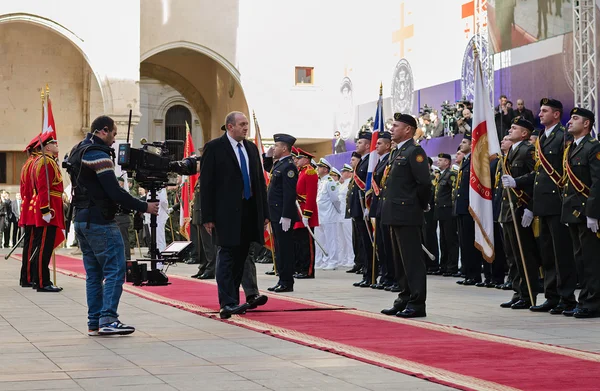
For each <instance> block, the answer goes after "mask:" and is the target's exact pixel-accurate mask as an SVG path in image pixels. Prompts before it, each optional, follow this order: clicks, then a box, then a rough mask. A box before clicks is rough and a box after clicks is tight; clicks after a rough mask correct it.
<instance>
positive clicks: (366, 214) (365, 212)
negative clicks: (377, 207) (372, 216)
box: [364, 208, 369, 217]
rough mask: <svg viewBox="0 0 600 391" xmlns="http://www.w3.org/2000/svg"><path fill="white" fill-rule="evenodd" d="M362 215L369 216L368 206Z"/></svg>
mask: <svg viewBox="0 0 600 391" xmlns="http://www.w3.org/2000/svg"><path fill="white" fill-rule="evenodd" d="M364 215H365V217H369V208H365V210H364Z"/></svg>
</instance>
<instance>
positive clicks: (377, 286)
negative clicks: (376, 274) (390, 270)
mask: <svg viewBox="0 0 600 391" xmlns="http://www.w3.org/2000/svg"><path fill="white" fill-rule="evenodd" d="M384 288H385V284H382V283H379V284H375V289H377V290H383V289H384Z"/></svg>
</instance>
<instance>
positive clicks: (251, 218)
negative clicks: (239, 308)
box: [213, 199, 257, 308]
mask: <svg viewBox="0 0 600 391" xmlns="http://www.w3.org/2000/svg"><path fill="white" fill-rule="evenodd" d="M240 215H241V220H242V224H241V232H240V242H239V244H238V245H237V246H220V247H218V250H217V273H216V280H217V290H218V293H219V305H220V306H221V308H223V307H224V306H226V305H238V304H239V303H240V284H241V282H242V276H243V274H244V264H245V262H246V258H247V257H248V249H249V248H250V242H251V241H252V240H253V239H254V238H252V237H251V236H252V235H251V233H250V232H249V230H248V229H246V227H254V226H256V219H257V217H256V206H255V205H254V200H252V199H250V200H244V201H242V207H241V210H240ZM213 234H214V231H213Z"/></svg>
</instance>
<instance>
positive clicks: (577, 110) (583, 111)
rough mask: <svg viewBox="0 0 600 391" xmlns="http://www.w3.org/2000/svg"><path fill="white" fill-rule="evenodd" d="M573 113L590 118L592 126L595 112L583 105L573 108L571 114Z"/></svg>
mask: <svg viewBox="0 0 600 391" xmlns="http://www.w3.org/2000/svg"><path fill="white" fill-rule="evenodd" d="M573 114H575V115H578V116H580V117H584V118H587V119H589V120H590V122H591V124H590V127H591V125H593V124H594V121H595V117H594V113H592V112H591V111H590V110H588V109H584V108H583V107H574V108H573V110H571V116H573Z"/></svg>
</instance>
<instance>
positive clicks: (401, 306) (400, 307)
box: [381, 303, 407, 315]
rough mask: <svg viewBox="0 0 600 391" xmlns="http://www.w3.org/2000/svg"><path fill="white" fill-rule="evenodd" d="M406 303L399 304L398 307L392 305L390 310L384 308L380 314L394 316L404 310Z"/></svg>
mask: <svg viewBox="0 0 600 391" xmlns="http://www.w3.org/2000/svg"><path fill="white" fill-rule="evenodd" d="M406 304H407V303H400V304H398V305H396V304H394V306H393V307H392V308H386V309H383V310H381V313H382V314H384V315H396V314H397V313H398V312H402V311H404V310H405V309H406Z"/></svg>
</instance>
